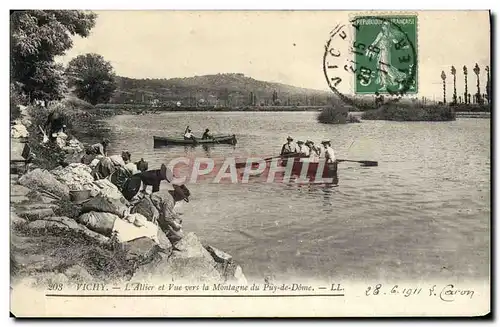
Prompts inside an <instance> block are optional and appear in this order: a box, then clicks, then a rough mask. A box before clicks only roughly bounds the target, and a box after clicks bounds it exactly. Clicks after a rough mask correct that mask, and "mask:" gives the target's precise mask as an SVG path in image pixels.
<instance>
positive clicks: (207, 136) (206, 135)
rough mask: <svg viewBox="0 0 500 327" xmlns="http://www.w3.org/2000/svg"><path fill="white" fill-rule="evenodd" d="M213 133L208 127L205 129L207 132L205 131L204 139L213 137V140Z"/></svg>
mask: <svg viewBox="0 0 500 327" xmlns="http://www.w3.org/2000/svg"><path fill="white" fill-rule="evenodd" d="M213 138H214V137H213V136H212V134H210V130H209V129H208V128H207V129H205V133H203V136H202V137H201V139H202V140H207V139H212V140H213Z"/></svg>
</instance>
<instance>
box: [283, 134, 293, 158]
mask: <svg viewBox="0 0 500 327" xmlns="http://www.w3.org/2000/svg"><path fill="white" fill-rule="evenodd" d="M292 142H293V138H292V137H291V136H289V137H287V138H286V143H285V144H283V147H281V154H280V155H287V154H292V153H297V148H296V146H295V144H293V143H292Z"/></svg>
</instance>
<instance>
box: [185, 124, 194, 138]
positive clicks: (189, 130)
mask: <svg viewBox="0 0 500 327" xmlns="http://www.w3.org/2000/svg"><path fill="white" fill-rule="evenodd" d="M184 139H185V140H195V137H194V135H193V133H192V132H191V129H190V128H189V126H188V127H186V130H185V131H184Z"/></svg>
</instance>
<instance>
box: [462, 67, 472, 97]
mask: <svg viewBox="0 0 500 327" xmlns="http://www.w3.org/2000/svg"><path fill="white" fill-rule="evenodd" d="M463 69H464V77H465V92H464V99H465V103H470V97H468V94H469V92H468V91H467V66H465V65H464V68H463Z"/></svg>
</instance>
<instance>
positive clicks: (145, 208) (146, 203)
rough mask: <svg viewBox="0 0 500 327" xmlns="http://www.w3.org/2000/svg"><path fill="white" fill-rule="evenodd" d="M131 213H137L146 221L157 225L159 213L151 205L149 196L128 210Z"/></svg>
mask: <svg viewBox="0 0 500 327" xmlns="http://www.w3.org/2000/svg"><path fill="white" fill-rule="evenodd" d="M130 212H131V213H139V214H141V215H143V216H144V217H146V219H147V220H148V221H151V222H153V223H157V221H158V218H159V216H160V213H159V212H158V209H156V207H155V206H154V205H153V202H152V201H151V199H150V197H149V196H145V197H144V198H142V199H141V200H139V202H137V204H136V205H135V206H134V207H133V208H132V210H130Z"/></svg>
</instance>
